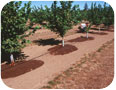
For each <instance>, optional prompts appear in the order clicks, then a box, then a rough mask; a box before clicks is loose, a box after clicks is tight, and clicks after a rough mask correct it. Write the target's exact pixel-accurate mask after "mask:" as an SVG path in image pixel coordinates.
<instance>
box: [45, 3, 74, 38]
mask: <svg viewBox="0 0 116 90" xmlns="http://www.w3.org/2000/svg"><path fill="white" fill-rule="evenodd" d="M60 5H61V6H57V2H56V1H54V3H53V4H52V6H51V8H50V9H48V8H46V9H47V12H48V18H47V22H48V28H50V29H51V30H52V31H53V32H56V33H58V34H59V35H60V36H61V37H64V35H65V34H66V32H67V30H69V29H70V28H71V26H72V18H71V6H72V2H71V1H69V2H67V1H60Z"/></svg>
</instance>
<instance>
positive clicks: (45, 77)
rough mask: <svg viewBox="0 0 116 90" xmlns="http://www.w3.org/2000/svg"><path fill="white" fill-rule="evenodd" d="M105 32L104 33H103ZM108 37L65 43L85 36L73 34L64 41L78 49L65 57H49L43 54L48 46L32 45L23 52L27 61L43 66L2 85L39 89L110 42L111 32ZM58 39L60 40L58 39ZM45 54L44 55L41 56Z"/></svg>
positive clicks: (6, 80)
mask: <svg viewBox="0 0 116 90" xmlns="http://www.w3.org/2000/svg"><path fill="white" fill-rule="evenodd" d="M104 32H106V31H104ZM106 33H108V35H95V34H89V36H90V37H94V38H95V39H94V40H90V41H84V42H67V41H68V40H71V39H75V38H77V37H80V36H82V35H83V36H85V34H78V33H77V34H74V35H70V36H67V37H66V38H65V41H66V43H67V44H71V45H74V46H76V47H77V48H78V50H77V51H74V52H72V53H69V54H65V55H51V54H49V53H48V54H45V53H46V52H48V51H47V50H48V49H49V48H51V47H54V46H50V45H46V46H38V45H33V46H29V47H26V48H25V49H24V52H25V54H26V55H29V56H30V57H28V58H27V59H32V58H34V57H36V58H35V59H34V60H42V61H43V62H44V64H43V66H41V67H39V68H37V69H35V70H32V71H30V72H28V73H26V74H23V75H20V76H17V77H15V78H8V79H3V81H4V83H5V84H6V85H7V86H9V87H11V88H18V89H25V88H26V89H27V88H29V89H30V88H31V89H33V88H40V87H42V86H43V85H45V84H46V83H47V82H48V81H49V80H52V79H53V78H54V77H55V76H57V75H58V74H60V73H61V72H63V71H64V70H66V69H67V68H69V67H70V66H71V65H72V64H74V63H75V62H76V61H79V60H80V58H81V57H82V56H83V55H84V54H86V53H90V52H93V51H95V50H97V49H98V48H99V47H100V46H101V45H102V44H104V43H106V42H107V41H110V40H112V39H113V38H114V33H113V32H106ZM59 39H60V38H59ZM43 54H45V55H43Z"/></svg>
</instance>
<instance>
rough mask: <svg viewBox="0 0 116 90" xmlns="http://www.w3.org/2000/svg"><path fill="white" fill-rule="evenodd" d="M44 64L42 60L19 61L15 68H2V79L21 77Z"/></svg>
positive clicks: (8, 66) (7, 66)
mask: <svg viewBox="0 0 116 90" xmlns="http://www.w3.org/2000/svg"><path fill="white" fill-rule="evenodd" d="M43 64H44V62H43V61H41V60H29V61H19V62H16V63H15V66H10V65H8V64H4V65H2V66H1V77H2V78H3V79H7V78H12V77H17V76H19V75H22V74H25V73H27V72H30V71H32V70H34V69H36V68H38V67H40V66H42V65H43Z"/></svg>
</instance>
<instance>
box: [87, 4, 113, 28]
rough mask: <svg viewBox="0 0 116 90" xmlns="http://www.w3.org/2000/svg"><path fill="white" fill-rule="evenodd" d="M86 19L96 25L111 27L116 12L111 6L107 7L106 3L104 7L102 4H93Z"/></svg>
mask: <svg viewBox="0 0 116 90" xmlns="http://www.w3.org/2000/svg"><path fill="white" fill-rule="evenodd" d="M85 13H86V12H85ZM86 17H87V20H88V21H90V22H91V23H93V24H95V25H100V24H104V25H106V26H109V25H111V24H113V23H114V12H113V10H112V8H111V6H110V5H108V6H106V3H104V6H103V7H102V6H101V4H98V5H96V3H92V4H91V9H89V10H88V12H87V15H86Z"/></svg>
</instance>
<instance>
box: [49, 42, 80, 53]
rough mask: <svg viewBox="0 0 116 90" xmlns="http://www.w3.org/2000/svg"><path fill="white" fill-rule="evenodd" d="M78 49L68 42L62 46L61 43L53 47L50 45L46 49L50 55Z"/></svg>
mask: <svg viewBox="0 0 116 90" xmlns="http://www.w3.org/2000/svg"><path fill="white" fill-rule="evenodd" d="M76 50H78V49H77V47H75V46H73V45H69V44H65V45H64V47H63V46H62V45H58V46H55V47H52V48H50V49H48V51H49V53H50V54H52V55H64V54H69V53H71V52H74V51H76Z"/></svg>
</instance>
